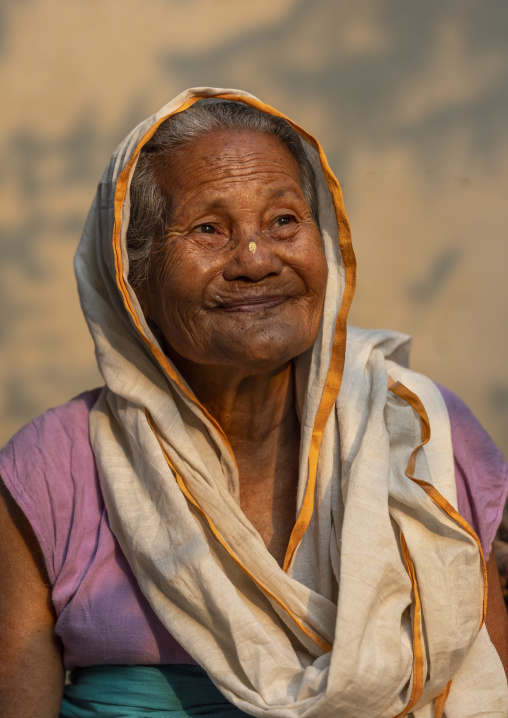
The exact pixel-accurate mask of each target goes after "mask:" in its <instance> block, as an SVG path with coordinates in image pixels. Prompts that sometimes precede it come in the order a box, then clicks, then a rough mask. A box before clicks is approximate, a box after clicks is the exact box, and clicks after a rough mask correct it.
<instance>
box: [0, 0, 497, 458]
mask: <svg viewBox="0 0 508 718" xmlns="http://www.w3.org/2000/svg"><path fill="white" fill-rule="evenodd" d="M196 85H214V86H219V87H220V86H222V87H233V88H235V87H239V88H242V89H246V90H248V91H249V92H251V93H253V94H255V95H257V96H259V97H261V99H263V100H264V101H265V102H267V103H269V104H272V105H275V106H276V107H277V108H279V109H281V110H282V111H283V112H285V113H286V114H288V115H289V116H290V117H292V118H293V119H294V120H295V121H296V122H297V123H299V124H301V125H303V126H304V127H305V128H306V129H308V130H309V131H310V132H311V133H312V134H314V135H316V136H317V137H318V139H319V140H320V141H321V143H322V144H323V146H324V148H325V151H326V152H327V154H328V158H329V160H330V164H331V166H332V168H333V169H334V170H335V173H336V174H337V176H338V177H339V179H340V181H341V183H342V185H343V191H344V196H345V201H346V208H347V209H348V213H349V218H350V221H351V225H352V230H353V242H354V246H355V249H356V253H357V258H358V266H359V271H358V278H359V280H358V291H357V296H356V299H355V302H354V303H353V312H352V317H351V320H352V322H354V323H356V324H359V325H363V326H367V327H387V328H392V329H398V330H400V331H403V332H407V333H410V334H412V335H413V337H414V340H413V355H412V357H413V358H412V366H413V368H415V369H417V370H419V371H422V372H424V373H426V374H428V375H429V376H430V377H432V378H433V379H435V380H436V381H439V382H441V383H443V384H445V385H447V386H448V387H450V388H451V389H452V390H454V391H455V392H457V393H458V394H459V395H460V396H461V397H462V398H464V399H465V400H466V401H467V403H468V404H469V405H470V406H471V408H472V409H473V411H474V412H475V413H476V415H477V416H478V417H479V419H480V420H481V421H482V423H483V424H484V426H485V427H486V428H487V430H488V431H489V432H490V433H491V435H492V436H493V438H494V439H495V440H496V442H497V443H498V445H499V446H500V447H501V448H502V449H503V450H504V451H505V453H508V371H507V356H508V332H507V322H506V314H507V307H508V281H507V278H506V275H507V269H508V241H507V239H508V237H507V227H508V3H507V2H506V1H505V0H477V1H475V0H455V1H454V0H447V1H446V2H443V0H413V1H412V2H407V0H255V2H249V1H248V0H243V1H242V0H2V1H1V3H0V86H1V88H2V102H1V105H2V110H1V113H0V115H1V116H0V122H1V131H0V206H1V216H0V233H1V236H0V443H1V444H3V443H4V442H5V441H6V440H7V439H8V438H9V436H10V435H11V434H12V433H13V432H14V431H16V430H17V429H18V428H19V427H20V426H21V425H22V424H23V423H25V422H26V421H28V420H30V419H31V418H32V417H34V416H35V415H36V414H38V413H40V412H42V411H44V410H45V409H46V408H48V407H49V406H52V405H55V404H58V403H61V402H63V401H66V400H67V399H69V398H70V397H71V396H73V395H75V394H77V393H79V392H80V391H82V390H84V389H87V388H92V387H94V386H97V385H98V384H99V383H100V381H101V380H100V376H99V374H98V372H97V369H96V367H95V359H94V354H93V346H92V342H91V339H90V338H89V335H88V332H87V328H86V325H85V322H84V320H83V318H82V316H81V312H80V308H79V303H78V299H77V292H76V288H75V281H74V275H73V270H72V258H73V254H74V251H75V249H76V246H77V243H78V240H79V236H80V232H81V229H82V226H83V223H84V220H85V217H86V214H87V211H88V208H89V206H90V203H91V200H92V198H93V196H94V193H95V187H96V184H97V182H98V180H99V178H100V176H101V174H102V171H103V169H104V167H105V165H106V163H107V161H108V159H109V156H110V154H111V152H112V151H113V149H114V148H115V146H116V145H117V143H118V142H119V141H120V140H121V139H122V138H123V136H124V135H125V134H126V133H127V132H128V131H129V130H130V129H132V127H134V125H135V124H137V123H138V122H139V121H140V120H142V119H143V118H144V117H145V116H147V115H149V114H151V113H152V112H154V111H155V110H156V109H158V108H159V107H160V106H161V105H163V104H164V103H165V102H166V101H167V100H168V99H170V98H172V97H173V96H174V95H176V94H177V93H179V92H180V91H181V90H183V89H185V88H186V87H191V86H196Z"/></svg>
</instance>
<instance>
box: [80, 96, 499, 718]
mask: <svg viewBox="0 0 508 718" xmlns="http://www.w3.org/2000/svg"><path fill="white" fill-rule="evenodd" d="M212 96H218V97H222V98H224V99H229V100H234V101H240V102H245V103H247V104H249V105H253V106H254V107H257V108H259V109H261V110H263V111H265V112H268V113H271V114H274V115H279V116H281V115H280V113H279V112H277V111H276V110H274V109H272V108H270V107H268V106H266V105H264V104H263V103H261V102H260V101H259V100H256V98H254V97H252V95H249V94H248V93H245V92H241V91H237V90H220V89H214V88H195V89H192V90H187V91H186V92H184V93H182V94H181V95H179V96H178V97H177V98H175V99H174V100H172V101H171V102H170V103H168V104H167V105H165V106H164V107H163V108H162V109H161V110H160V111H159V112H158V113H156V114H155V115H153V116H152V117H150V118H149V119H148V120H146V121H145V122H143V123H141V124H140V125H139V126H138V127H137V128H136V129H135V130H134V131H133V132H132V133H131V134H130V135H129V136H128V137H127V138H126V139H125V140H124V141H123V142H122V143H121V144H120V146H119V147H118V149H117V150H116V152H115V153H114V155H113V157H112V159H111V161H110V163H109V166H108V168H107V169H106V172H105V174H104V176H103V179H102V181H101V183H100V185H99V189H98V193H97V198H96V200H95V202H94V204H93V206H92V209H91V212H90V215H89V218H88V221H87V225H86V227H85V231H84V234H83V238H82V241H81V244H80V246H79V249H78V252H77V255H76V274H77V278H78V284H79V291H80V296H81V302H82V306H83V311H84V313H85V316H86V319H87V321H88V324H89V327H90V331H91V333H92V336H93V338H94V341H95V346H96V353H97V360H98V363H99V367H100V370H101V372H102V374H103V376H104V380H105V383H106V387H105V389H104V390H103V392H102V394H101V396H100V399H99V401H98V403H97V405H96V407H95V408H94V410H93V411H92V414H91V437H92V445H93V450H94V454H95V458H96V462H97V466H98V470H99V475H100V480H101V486H102V490H103V493H104V499H105V502H106V506H107V510H108V515H109V520H110V525H111V528H112V530H113V532H114V534H115V536H116V537H117V539H118V541H119V543H120V546H121V547H122V550H123V551H124V553H125V555H126V557H127V559H128V561H129V563H130V565H131V568H132V570H133V572H134V574H135V576H136V578H137V580H138V582H139V585H140V587H141V589H142V591H143V592H144V594H145V595H146V596H147V598H148V600H149V601H150V604H151V606H152V608H153V609H154V611H155V612H156V614H157V615H158V617H159V618H160V620H161V621H162V623H163V624H164V625H165V626H166V628H167V629H168V630H169V631H170V632H171V634H172V635H173V636H174V637H175V638H176V639H177V640H178V641H179V642H180V643H181V644H182V646H184V648H185V649H186V650H187V651H188V652H189V653H190V654H191V655H192V656H193V657H194V658H195V659H196V661H197V662H198V663H199V664H200V665H201V666H203V667H204V668H205V670H206V671H207V672H208V674H209V675H210V677H211V678H212V680H213V682H214V683H215V684H216V685H217V687H218V688H219V689H220V690H221V691H222V692H223V694H224V695H225V696H226V697H227V698H228V699H229V700H230V701H232V702H233V703H234V704H235V705H237V706H238V707H239V708H241V709H242V710H244V711H245V712H247V713H249V714H252V715H255V716H274V717H275V716H277V717H280V718H282V717H284V718H293V717H295V718H296V717H298V718H311V717H316V718H327V717H328V716H330V718H331V717H332V716H333V717H334V718H335V717H337V716H340V717H341V718H360V717H361V718H395V716H399V715H413V716H415V717H417V718H424V717H426V718H427V717H428V718H430V717H431V716H435V717H436V718H437V717H438V716H441V715H446V716H447V718H456V717H457V718H458V717H459V716H460V717H461V718H466V717H468V716H471V718H472V717H473V716H478V715H480V714H481V715H486V716H500V717H501V716H503V718H505V716H507V715H508V699H507V693H506V680H505V678H504V673H503V670H502V667H501V663H500V661H499V658H498V656H497V653H496V651H495V649H494V648H493V646H492V644H491V643H490V641H489V639H488V636H487V633H486V631H485V628H484V627H483V628H481V630H480V627H481V625H482V624H483V619H484V615H485V595H486V586H485V585H484V576H485V566H484V563H483V557H482V555H481V549H480V547H479V542H478V539H477V538H476V536H475V534H474V532H473V531H472V529H470V527H469V526H468V525H467V524H466V522H465V521H464V520H463V519H462V518H461V517H460V516H459V515H458V514H457V512H456V511H455V509H456V491H455V479H454V467H453V454H452V447H451V438H450V426H449V421H448V416H447V412H446V408H445V406H444V403H443V400H442V398H441V395H440V393H439V391H438V390H437V389H436V388H435V386H434V385H433V384H432V382H430V381H429V380H428V379H426V378H425V377H423V376H421V375H418V374H415V373H413V372H410V371H409V370H408V369H406V368H404V367H403V365H404V363H405V357H406V355H407V350H408V338H407V337H405V336H402V335H399V334H395V333H392V332H387V331H362V330H358V329H354V330H353V329H351V328H349V329H348V331H347V333H348V336H347V343H346V318H347V313H348V310H349V306H350V303H351V299H352V296H353V292H354V275H355V262H354V255H353V251H352V248H351V240H350V232H349V225H348V222H347V218H346V214H345V210H344V206H343V202H342V195H341V191H340V187H339V185H338V182H337V180H336V179H335V177H334V176H333V174H332V172H331V171H330V168H329V167H328V164H327V162H326V158H325V157H324V154H323V152H322V150H321V148H320V147H319V145H318V143H317V142H316V141H315V140H314V139H313V138H312V137H311V136H310V135H308V134H307V133H305V132H304V131H303V130H301V129H300V128H298V127H296V126H295V125H294V124H293V123H292V124H293V126H294V127H295V128H296V129H297V131H298V132H299V133H300V135H301V137H302V139H303V144H304V147H305V150H306V152H307V154H308V157H309V159H310V161H311V163H312V165H313V167H314V170H315V173H316V177H317V189H318V203H319V217H320V224H321V232H322V236H323V243H324V248H325V253H326V257H327V262H328V267H329V273H328V285H327V291H326V297H325V303H324V310H323V319H322V323H321V328H320V331H319V335H318V337H317V339H316V342H315V344H314V346H313V347H312V349H311V350H309V351H308V352H306V353H305V355H303V356H302V357H299V358H298V359H297V360H296V362H295V365H296V380H297V397H298V411H299V415H300V419H301V432H302V433H301V448H300V473H299V487H298V497H297V500H298V516H297V518H296V523H295V528H294V530H293V533H292V536H291V539H290V543H289V547H288V553H287V555H286V561H285V564H284V569H282V568H280V567H279V565H278V564H277V562H276V561H275V559H274V558H273V557H272V556H271V555H270V553H269V552H268V550H267V549H266V547H265V546H264V544H263V541H262V539H261V537H260V536H259V534H258V532H257V531H256V530H255V529H254V527H253V526H252V525H251V523H250V522H249V521H248V519H247V518H246V516H245V515H244V513H243V512H242V510H241V508H240V502H239V485H238V471H237V468H236V463H235V461H234V457H233V455H232V451H231V448H230V446H229V443H228V441H227V438H226V437H225V435H224V433H223V431H222V429H221V428H220V426H219V425H218V424H217V422H216V421H215V420H214V419H213V417H211V416H210V415H209V414H207V412H206V411H205V409H204V408H203V407H202V406H201V405H200V404H199V402H198V400H197V399H196V397H195V396H194V394H193V392H192V389H191V388H190V387H189V386H188V385H187V384H186V383H185V381H184V380H183V379H182V377H181V376H180V375H179V374H178V372H177V371H176V370H175V368H174V367H173V366H172V365H171V363H170V362H169V360H168V359H167V357H166V356H165V355H164V354H163V352H162V350H161V347H160V346H159V344H158V342H157V339H156V338H155V336H154V335H153V334H152V332H151V331H150V329H149V327H148V325H147V323H146V321H145V318H144V316H143V313H142V311H141V308H140V305H139V303H138V301H137V298H136V295H135V293H134V291H133V290H132V288H131V287H130V286H129V283H128V280H127V277H128V259H127V254H126V242H125V238H126V233H127V227H128V223H129V209H130V203H129V185H130V181H131V178H132V175H133V172H134V170H135V166H136V161H137V158H138V154H139V151H140V149H141V148H142V147H143V145H144V144H145V143H146V142H147V141H148V140H149V139H150V137H151V136H152V135H153V133H154V132H155V130H156V129H157V127H158V126H159V124H160V123H161V122H162V121H163V120H164V119H166V118H167V117H168V116H170V115H171V114H173V113H175V112H179V111H182V110H184V109H186V108H187V107H189V106H190V105H191V104H193V103H194V102H195V101H197V100H198V99H199V98H202V97H212ZM395 361H397V362H399V363H395ZM389 375H390V376H391V377H392V379H390V380H389ZM389 381H390V382H391V381H395V384H394V385H393V386H392V388H391V390H389V389H388V385H389ZM339 388H340V391H339ZM424 407H425V408H424ZM429 423H430V427H431V431H432V436H431V438H430V441H429V429H428V427H429ZM421 444H424V445H425V446H424V448H420V445H421ZM450 681H451V683H450ZM443 706H445V708H444V711H445V713H444V714H443Z"/></svg>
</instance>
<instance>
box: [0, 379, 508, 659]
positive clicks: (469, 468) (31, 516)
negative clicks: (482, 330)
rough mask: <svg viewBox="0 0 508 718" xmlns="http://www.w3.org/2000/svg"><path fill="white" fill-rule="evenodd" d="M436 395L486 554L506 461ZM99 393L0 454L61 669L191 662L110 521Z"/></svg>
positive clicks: (39, 423)
mask: <svg viewBox="0 0 508 718" xmlns="http://www.w3.org/2000/svg"><path fill="white" fill-rule="evenodd" d="M440 391H441V393H442V395H443V398H444V400H445V403H446V406H447V409H448V413H449V417H450V425H451V435H452V444H453V451H454V459H455V479H456V484H457V500H458V508H459V512H460V513H461V514H462V515H463V516H464V517H465V518H466V519H467V520H468V521H469V522H470V523H471V525H472V526H473V528H474V529H475V531H476V533H477V534H478V536H479V537H480V539H481V542H482V548H483V551H484V554H485V556H488V555H489V553H490V549H491V545H492V540H493V537H494V534H495V532H496V529H497V527H498V525H499V522H500V520H501V511H502V508H503V506H504V503H505V500H506V493H507V491H508V464H507V463H506V461H505V460H504V458H503V456H502V454H501V452H500V451H499V449H498V448H497V447H496V446H495V445H494V444H493V442H492V440H491V439H490V437H489V436H488V434H487V433H486V432H485V430H484V429H483V428H482V426H481V425H480V424H479V423H478V421H477V420H476V419H475V417H474V416H473V414H472V413H471V411H470V410H469V409H468V407H467V406H466V405H465V404H464V403H463V402H462V401H461V400H460V399H459V398H458V397H457V396H456V395H455V394H453V393H452V392H451V391H449V390H447V389H444V388H443V387H440ZM99 392H100V390H99V389H97V390H95V391H91V392H85V393H84V394H82V395H80V396H79V397H76V398H75V399H73V400H72V401H70V402H68V403H67V404H64V405H62V406H59V407H56V408H54V409H50V410H49V411H47V412H45V413H44V414H43V415H42V416H40V417H38V418H37V419H34V420H33V421H32V422H30V423H29V424H27V425H26V426H25V427H24V428H23V429H21V430H20V431H19V432H18V433H17V434H16V436H14V437H13V438H12V439H11V441H10V442H9V443H8V444H7V446H5V447H4V448H3V449H2V450H1V451H0V476H1V477H2V480H3V482H4V483H5V485H6V487H7V489H8V490H9V492H10V493H11V495H12V496H13V498H14V499H15V500H16V502H17V503H18V505H19V506H20V508H21V510H22V511H23V513H24V514H25V516H26V517H27V518H28V520H29V521H30V524H31V526H32V528H33V530H34V532H35V534H36V536H37V539H38V541H39V544H40V546H41V550H42V554H43V556H44V561H45V564H46V568H47V572H48V575H49V577H50V579H51V583H52V598H53V605H54V607H55V613H56V626H55V632H56V634H57V636H58V637H59V639H60V641H61V643H62V647H63V661H64V666H65V668H66V670H72V669H73V668H75V667H76V666H96V665H100V664H116V665H138V664H144V665H150V664H192V663H194V661H193V659H192V658H191V657H190V656H189V654H188V653H187V652H186V651H185V650H184V649H183V648H182V647H181V646H180V645H179V644H178V643H177V642H176V640H175V639H174V638H173V637H172V636H171V635H170V633H169V632H168V631H167V630H166V629H165V628H164V626H163V625H162V624H161V622H160V621H159V619H158V618H157V616H156V615H155V614H154V612H153V610H152V608H151V607H150V604H149V603H148V601H147V600H146V598H145V597H144V596H143V594H142V593H141V590H140V588H139V586H138V584H137V581H136V579H135V578H134V576H133V574H132V571H131V569H130V567H129V564H128V563H127V560H126V559H125V557H124V555H123V553H122V551H121V549H120V547H119V546H118V542H117V541H116V539H115V537H114V535H113V534H112V532H111V529H110V527H109V522H108V517H107V513H106V511H105V509H104V502H103V499H102V493H101V490H100V486H99V479H98V476H97V470H96V467H95V462H94V458H93V453H92V448H91V446H90V439H89V429H88V422H89V413H90V410H91V408H92V407H93V405H94V404H95V402H96V400H97V397H98V395H99ZM372 550H373V551H374V552H375V546H373V547H372Z"/></svg>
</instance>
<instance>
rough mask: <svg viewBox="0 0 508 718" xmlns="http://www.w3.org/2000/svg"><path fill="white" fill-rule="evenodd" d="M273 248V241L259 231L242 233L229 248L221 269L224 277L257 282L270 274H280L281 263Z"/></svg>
mask: <svg viewBox="0 0 508 718" xmlns="http://www.w3.org/2000/svg"><path fill="white" fill-rule="evenodd" d="M275 249H276V245H275V243H274V242H271V241H270V240H268V239H266V238H265V237H264V236H263V234H262V233H261V232H245V233H243V234H242V236H240V237H237V238H236V242H235V245H234V246H233V247H232V248H231V254H230V256H229V259H228V262H227V263H226V265H225V267H224V270H223V276H224V279H228V280H234V279H246V280H248V281H251V282H259V281H260V280H262V279H264V278H265V277H268V276H270V275H277V274H280V272H281V271H282V267H283V263H282V260H281V259H280V257H279V256H278V254H277V253H276V251H275Z"/></svg>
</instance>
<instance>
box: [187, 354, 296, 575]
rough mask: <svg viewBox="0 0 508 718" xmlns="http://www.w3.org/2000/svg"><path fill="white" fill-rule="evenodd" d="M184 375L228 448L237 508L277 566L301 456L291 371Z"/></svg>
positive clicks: (287, 533)
mask: <svg viewBox="0 0 508 718" xmlns="http://www.w3.org/2000/svg"><path fill="white" fill-rule="evenodd" d="M185 369H186V371H185V374H184V376H185V378H186V379H187V381H188V382H189V384H190V386H191V387H192V388H193V390H194V392H195V394H196V396H197V397H198V399H199V400H200V401H201V403H202V404H203V405H204V406H205V408H206V409H207V410H208V412H209V413H210V414H211V415H212V416H213V417H214V418H215V419H216V420H217V421H218V422H219V424H220V425H221V427H222V428H223V430H224V432H225V433H226V436H227V437H228V439H229V441H230V443H231V447H232V449H233V452H234V454H235V458H236V462H237V465H238V473H239V481H240V505H241V507H242V509H243V511H244V513H245V515H246V516H247V517H248V518H249V520H250V521H251V523H252V524H253V526H254V527H255V528H256V529H257V530H258V531H259V533H260V534H261V537H262V539H263V541H264V543H265V545H266V546H267V548H268V550H269V551H270V553H271V554H272V555H273V556H274V557H275V558H276V559H277V561H278V562H279V564H280V565H282V562H283V560H284V555H285V552H286V548H287V544H288V541H289V536H290V534H291V530H292V528H293V526H294V521H295V516H296V492H297V486H298V465H299V454H300V423H299V420H298V417H297V414H296V408H295V386H294V376H293V366H292V364H291V363H290V364H287V365H286V366H284V367H282V368H281V369H279V370H277V371H275V372H272V373H270V374H263V375H256V376H241V375H239V374H237V375H235V374H234V372H232V371H226V372H224V371H223V370H222V371H217V370H214V368H211V367H203V366H200V367H196V368H195V369H196V371H189V365H186V367H185Z"/></svg>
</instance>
